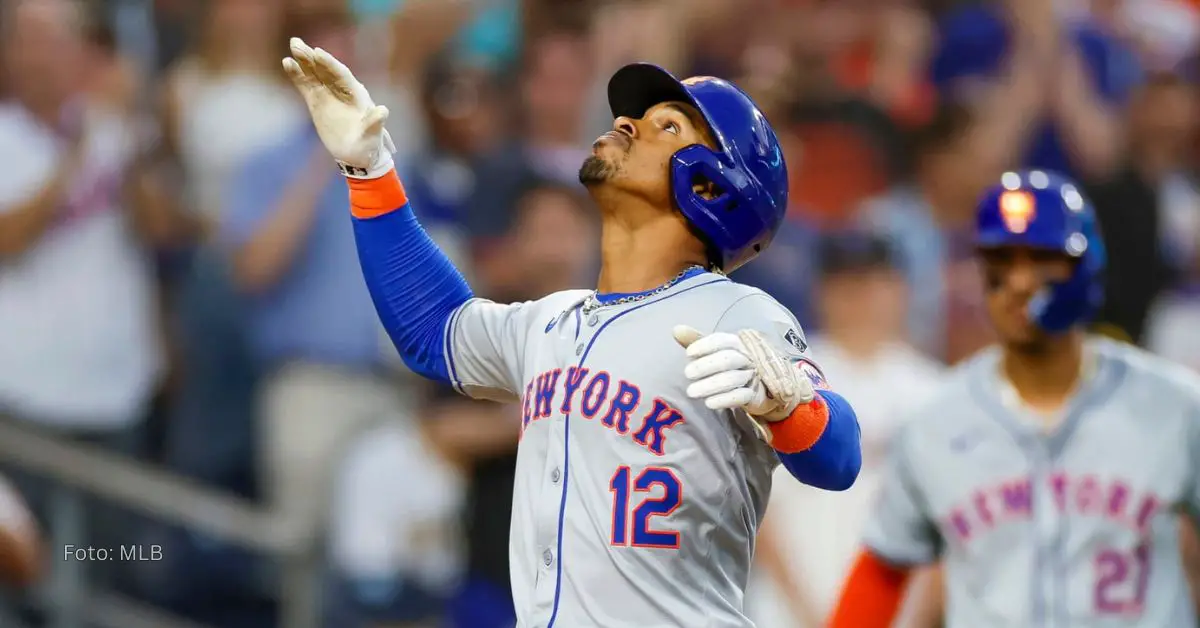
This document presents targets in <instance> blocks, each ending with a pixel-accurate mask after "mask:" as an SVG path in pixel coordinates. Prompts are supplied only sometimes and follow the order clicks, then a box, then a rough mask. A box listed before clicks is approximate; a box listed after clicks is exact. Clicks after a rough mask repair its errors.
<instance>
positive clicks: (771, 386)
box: [672, 325, 816, 442]
mask: <svg viewBox="0 0 1200 628" xmlns="http://www.w3.org/2000/svg"><path fill="white" fill-rule="evenodd" d="M672 332H673V334H674V336H675V341H676V342H678V343H679V344H680V346H682V347H683V348H685V349H687V357H688V364H687V366H686V367H684V369H683V374H684V376H685V377H687V378H688V380H689V381H691V384H689V385H688V387H687V395H688V396H689V397H691V398H692V399H703V400H704V405H705V406H706V407H708V408H709V409H710V410H733V409H738V408H740V409H742V410H745V411H746V414H749V415H750V416H751V417H753V418H755V419H760V420H763V421H768V422H772V421H782V420H783V419H786V418H787V417H788V415H790V414H791V413H792V411H793V410H795V409H796V406H799V405H800V404H805V403H808V402H810V401H812V400H813V397H814V396H815V395H816V392H815V391H814V390H813V385H812V382H811V381H809V379H808V377H806V376H805V375H804V373H802V372H801V371H800V369H798V368H796V365H794V364H792V363H791V361H789V360H787V359H786V358H784V357H783V356H781V355H779V353H778V352H776V351H775V349H774V348H772V347H771V345H770V344H769V343H768V342H767V339H766V338H765V337H764V336H763V335H762V334H761V333H759V332H758V331H755V330H753V329H743V330H741V331H739V332H738V333H736V334H730V333H725V332H716V333H712V334H708V335H707V336H706V335H704V334H701V333H700V332H699V331H698V330H696V329H693V328H691V327H688V326H687V325H676V326H675V329H674V330H672ZM758 427H759V428H762V426H761V425H758ZM759 433H760V434H762V435H763V436H764V437H765V438H766V439H767V441H768V442H770V432H769V431H768V430H765V429H760V430H759Z"/></svg>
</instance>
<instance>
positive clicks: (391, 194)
mask: <svg viewBox="0 0 1200 628" xmlns="http://www.w3.org/2000/svg"><path fill="white" fill-rule="evenodd" d="M346 184H347V185H349V186H350V213H351V214H352V215H353V216H354V217H355V218H360V219H364V220H365V219H368V218H378V217H379V216H382V215H384V214H387V213H391V212H393V211H396V210H397V209H400V208H401V207H404V206H405V205H407V204H408V195H407V194H405V192H404V185H403V184H402V183H400V175H398V174H396V169H395V168H393V169H391V170H389V171H388V173H387V174H385V175H383V176H382V177H379V178H377V179H352V178H350V177H346Z"/></svg>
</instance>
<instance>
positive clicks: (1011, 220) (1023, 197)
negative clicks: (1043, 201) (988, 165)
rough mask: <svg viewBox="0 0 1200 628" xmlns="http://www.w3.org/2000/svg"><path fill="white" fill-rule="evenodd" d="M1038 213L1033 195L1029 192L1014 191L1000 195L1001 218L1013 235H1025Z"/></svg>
mask: <svg viewBox="0 0 1200 628" xmlns="http://www.w3.org/2000/svg"><path fill="white" fill-rule="evenodd" d="M1036 212H1037V207H1036V205H1035V203H1034V201H1033V195H1032V194H1030V193H1029V192H1026V191H1023V190H1012V191H1008V192H1005V193H1004V194H1001V195H1000V218H1001V219H1002V220H1004V227H1005V228H1006V229H1008V230H1009V231H1010V232H1012V233H1025V230H1026V229H1028V228H1029V223H1030V222H1031V221H1033V216H1034V214H1035V213H1036Z"/></svg>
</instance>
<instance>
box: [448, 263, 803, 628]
mask: <svg viewBox="0 0 1200 628" xmlns="http://www.w3.org/2000/svg"><path fill="white" fill-rule="evenodd" d="M586 294H587V293H579V292H568V293H559V294H556V295H552V296H550V297H547V298H546V299H543V300H542V301H538V302H535V303H529V304H522V305H519V306H502V305H496V304H492V303H487V302H483V301H474V302H471V303H469V304H468V305H467V306H464V307H463V308H461V309H460V312H459V313H457V314H456V315H455V317H454V318H453V319H452V320H451V323H450V329H449V330H448V338H447V342H448V346H450V348H451V350H450V351H449V352H448V362H450V363H451V368H450V371H451V373H452V374H453V376H454V377H455V378H456V379H457V380H458V385H459V386H460V388H461V389H462V390H464V391H465V392H468V393H471V394H475V395H476V396H479V395H482V396H488V397H493V398H494V397H495V396H496V394H497V391H498V390H499V391H502V392H503V394H505V395H507V396H508V398H513V399H515V398H517V397H519V399H520V403H521V408H522V433H521V443H520V447H519V451H518V462H517V464H518V470H517V479H516V486H515V497H514V512H513V525H512V530H511V563H512V575H513V593H514V598H515V601H516V606H517V614H518V616H519V617H521V618H531V619H523V620H522V621H528V622H529V623H527V624H526V623H522V624H521V625H522V626H525V625H528V626H531V627H532V626H535V625H536V626H562V627H564V628H565V627H567V626H580V625H605V626H609V625H612V626H616V625H633V624H635V623H637V624H639V625H655V626H658V625H662V626H667V625H670V626H680V625H687V626H690V625H706V626H747V625H749V622H748V620H747V619H746V618H745V617H744V615H743V613H742V609H741V602H740V599H741V593H740V591H741V590H742V589H743V587H744V585H745V582H746V579H747V578H748V575H749V574H748V573H747V572H748V570H749V565H750V554H751V553H752V551H753V547H754V538H755V531H756V529H757V526H758V523H759V522H760V520H761V516H762V512H763V510H764V509H765V505H766V499H767V494H768V493H769V491H770V482H771V474H772V471H773V470H774V468H775V466H776V465H777V464H778V458H777V457H776V455H775V453H774V452H773V450H771V448H770V446H769V445H767V444H766V443H765V442H763V441H762V440H760V439H759V438H758V437H757V435H756V433H755V431H754V429H753V426H752V425H751V424H750V419H749V418H748V417H744V416H740V417H735V416H729V413H719V412H715V411H712V410H709V409H707V408H706V407H705V406H704V404H703V401H697V400H693V399H690V398H688V396H687V395H686V393H685V389H686V385H687V380H686V379H685V378H684V377H682V375H681V373H682V369H683V365H684V360H685V356H684V351H683V350H682V349H681V348H680V347H679V345H678V344H676V343H675V341H674V340H673V338H672V336H671V329H672V327H673V326H674V325H676V324H679V323H680V322H684V323H687V324H691V325H693V326H695V327H696V328H697V329H702V330H706V331H708V330H724V329H743V328H754V329H758V330H760V331H761V332H763V333H764V334H767V335H769V336H770V337H771V339H772V341H773V343H774V344H775V345H776V348H777V349H778V350H779V351H781V352H784V353H785V354H786V355H789V356H792V357H793V358H794V359H795V360H797V361H798V360H800V359H801V356H802V355H803V353H802V349H806V348H807V345H806V344H805V343H804V341H803V338H802V332H801V331H800V330H799V326H798V325H797V324H796V322H795V320H794V318H793V317H792V316H791V315H790V314H789V313H787V311H786V310H784V309H783V308H782V307H781V306H780V305H779V304H778V303H776V302H775V301H774V300H773V299H771V298H770V297H768V296H766V295H765V294H763V293H761V292H759V291H757V290H755V289H752V288H748V287H746V286H742V285H740V284H737V283H735V282H732V281H729V280H728V279H726V278H724V277H722V276H720V275H716V274H711V273H699V274H697V275H695V276H692V277H689V278H687V279H685V280H684V281H681V282H680V283H679V284H677V285H675V286H673V287H672V288H671V289H669V290H667V291H665V292H664V293H662V294H660V295H657V296H654V297H652V298H648V299H646V300H644V301H641V302H637V303H628V304H622V305H614V306H611V307H602V308H600V309H598V310H596V311H595V312H592V313H589V314H583V313H582V311H581V308H580V304H581V302H582V301H583V297H585V296H586ZM806 369H807V370H806V372H808V373H811V375H810V377H816V378H818V379H821V383H822V384H823V378H821V377H820V371H819V369H817V368H816V366H815V365H814V364H812V363H811V362H810V363H809V364H808V365H806ZM564 565H569V567H568V568H567V569H564ZM664 590H671V591H672V592H673V595H672V597H673V598H674V599H678V600H687V603H686V604H684V603H667V602H665V601H664V600H663V598H662V596H660V595H657V594H656V593H655V592H656V591H664ZM613 600H620V603H619V604H614V603H613ZM647 621H649V623H647Z"/></svg>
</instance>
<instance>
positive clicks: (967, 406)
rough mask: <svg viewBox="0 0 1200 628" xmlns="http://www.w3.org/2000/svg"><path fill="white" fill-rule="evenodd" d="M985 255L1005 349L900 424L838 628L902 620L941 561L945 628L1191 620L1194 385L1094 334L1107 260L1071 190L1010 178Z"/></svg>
mask: <svg viewBox="0 0 1200 628" xmlns="http://www.w3.org/2000/svg"><path fill="white" fill-rule="evenodd" d="M976 244H977V246H978V248H979V254H980V257H981V261H982V265H983V272H984V277H985V282H986V286H987V289H988V294H987V305H988V313H989V316H990V318H991V321H992V324H993V325H994V326H995V329H996V332H997V334H998V336H999V337H1000V346H999V347H994V348H991V349H987V350H985V351H983V352H982V353H980V354H979V355H978V356H976V357H975V358H973V359H971V360H970V361H969V362H967V363H965V364H964V365H963V366H961V367H959V368H958V369H956V372H955V374H954V375H952V377H951V380H950V383H948V384H947V385H946V386H945V387H944V389H943V390H942V391H940V392H939V393H938V394H937V395H935V398H934V400H933V401H932V402H931V403H930V405H929V406H928V407H926V408H925V410H924V411H923V412H922V413H921V414H919V415H918V417H917V418H916V419H915V420H914V421H912V422H910V423H909V424H907V425H906V426H905V427H903V428H901V430H900V433H899V434H898V436H897V439H896V441H895V443H894V449H893V450H892V452H891V456H890V458H891V460H890V463H889V464H890V467H891V468H890V470H889V472H888V475H887V477H888V482H887V484H885V486H884V488H883V490H882V494H881V497H880V501H879V503H878V504H877V507H876V512H875V515H874V518H873V520H872V522H871V523H870V524H869V525H868V530H867V533H866V545H867V550H866V552H864V553H863V554H862V555H861V557H860V558H859V560H858V562H857V564H856V566H855V567H854V569H853V572H852V573H851V575H850V577H849V579H848V581H847V583H846V587H845V590H844V591H843V594H842V599H841V601H840V604H839V607H838V608H837V609H836V611H835V616H834V618H833V620H832V624H831V625H832V626H833V627H834V628H850V627H853V628H874V627H883V626H889V625H891V619H892V616H893V614H894V613H895V610H896V606H897V603H898V601H899V600H900V597H901V593H902V591H903V589H904V585H905V580H906V577H907V575H908V574H909V573H910V569H911V568H912V567H913V566H915V565H922V564H927V563H932V562H934V561H937V560H939V559H941V560H942V563H943V565H944V569H945V579H944V582H945V589H944V591H945V600H946V609H947V616H946V626H948V628H962V627H968V628H989V627H992V626H997V627H999V626H1005V627H1009V626H1014V627H1015V626H1021V627H1024V626H1042V627H1058V626H1070V627H1071V628H1091V627H1107V626H1113V627H1115V626H1122V627H1128V626H1134V627H1140V626H1144V627H1147V628H1149V627H1155V628H1161V627H1163V626H1192V625H1195V621H1196V619H1195V609H1194V608H1193V605H1192V603H1191V600H1190V596H1189V594H1188V584H1187V580H1186V579H1185V577H1184V565H1183V561H1182V558H1181V548H1180V538H1181V537H1180V534H1179V532H1178V527H1177V526H1178V517H1179V515H1178V513H1180V512H1184V513H1188V516H1189V517H1190V519H1191V521H1190V522H1189V523H1190V524H1195V523H1196V517H1197V515H1198V513H1200V380H1198V379H1197V378H1196V376H1195V374H1193V373H1191V372H1190V371H1188V370H1186V369H1185V368H1183V367H1182V366H1179V365H1176V364H1174V363H1171V362H1168V361H1166V360H1163V359H1161V358H1157V357H1155V356H1153V355H1151V354H1148V353H1146V352H1143V351H1141V350H1140V349H1137V348H1135V347H1133V346H1131V345H1126V344H1119V343H1117V342H1114V341H1111V340H1107V339H1103V338H1099V337H1089V336H1087V335H1086V334H1085V332H1084V324H1085V323H1086V321H1087V320H1088V318H1089V317H1090V316H1091V314H1092V313H1093V312H1094V311H1095V309H1096V308H1097V306H1098V305H1099V304H1100V302H1101V299H1102V298H1103V295H1102V294H1101V290H1100V288H1099V285H1100V284H1099V282H1098V275H1099V274H1100V273H1101V272H1102V271H1103V268H1104V261H1105V260H1104V249H1103V244H1102V242H1101V239H1100V236H1099V233H1098V232H1097V229H1096V225H1095V217H1094V215H1093V212H1092V208H1091V205H1090V204H1089V203H1088V201H1087V200H1086V199H1084V198H1083V196H1082V195H1081V194H1080V192H1079V190H1078V189H1077V188H1076V187H1075V186H1074V185H1073V184H1072V183H1071V182H1069V181H1067V180H1065V179H1063V178H1061V177H1059V176H1057V175H1054V174H1050V173H1047V172H1041V171H1031V172H1022V173H1013V172H1010V173H1006V174H1005V175H1004V176H1003V177H1002V178H1001V183H1000V185H998V186H996V187H994V188H993V189H991V190H990V191H989V192H988V193H987V194H986V195H985V196H984V198H983V200H982V201H981V203H980V205H979V208H978V216H977V230H976Z"/></svg>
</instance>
